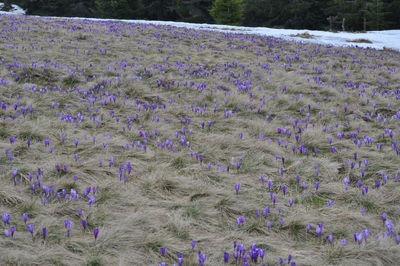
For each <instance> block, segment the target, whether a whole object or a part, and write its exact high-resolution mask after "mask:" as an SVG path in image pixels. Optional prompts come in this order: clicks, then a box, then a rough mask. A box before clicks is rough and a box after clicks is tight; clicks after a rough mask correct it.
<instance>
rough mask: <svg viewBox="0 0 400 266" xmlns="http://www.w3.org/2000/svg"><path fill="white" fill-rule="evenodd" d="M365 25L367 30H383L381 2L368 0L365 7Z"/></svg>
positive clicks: (383, 13) (382, 7) (382, 4)
mask: <svg viewBox="0 0 400 266" xmlns="http://www.w3.org/2000/svg"><path fill="white" fill-rule="evenodd" d="M365 10H366V15H367V20H368V22H367V25H368V28H369V29H373V30H382V29H384V28H385V25H386V23H385V21H384V16H385V10H384V3H383V1H382V0H370V1H368V2H367V3H366V5H365Z"/></svg>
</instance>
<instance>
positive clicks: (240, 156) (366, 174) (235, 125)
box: [0, 15, 400, 265]
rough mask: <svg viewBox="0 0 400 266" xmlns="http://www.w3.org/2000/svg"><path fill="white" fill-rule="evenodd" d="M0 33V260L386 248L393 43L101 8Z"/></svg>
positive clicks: (345, 256) (315, 253) (393, 206)
mask: <svg viewBox="0 0 400 266" xmlns="http://www.w3.org/2000/svg"><path fill="white" fill-rule="evenodd" d="M0 29H1V39H0V61H1V64H0V92H1V93H0V105H1V109H0V150H1V151H2V153H1V155H0V169H1V171H0V182H1V186H0V213H1V214H2V221H3V223H2V229H3V235H1V236H0V247H1V248H0V258H1V259H2V263H3V264H6V265H15V264H22V265H85V264H88V265H149V264H155V265H157V264H158V263H161V262H166V263H168V264H169V265H171V264H173V263H180V262H181V260H179V259H178V252H181V255H182V259H183V262H182V265H198V264H202V263H203V262H205V265H224V252H227V254H229V258H228V261H229V262H228V263H230V264H232V265H234V264H235V258H234V257H235V256H237V261H238V262H239V264H240V265H242V264H245V263H244V260H247V261H248V263H249V265H255V262H254V261H257V262H258V264H261V262H262V263H265V264H268V265H277V264H279V263H280V262H282V263H283V262H284V263H287V262H288V260H289V261H290V263H291V262H293V261H295V262H296V263H297V265H331V264H339V265H393V264H395V263H396V262H397V261H399V260H400V253H399V245H398V243H399V242H400V236H399V224H398V222H399V207H400V206H399V203H398V202H399V199H400V188H399V180H398V172H399V170H398V162H399V156H398V155H399V147H398V143H397V142H398V139H399V137H398V136H399V128H398V119H399V118H400V113H399V100H398V99H399V92H400V90H399V89H400V88H399V84H400V53H399V52H397V51H394V50H374V49H361V48H358V49H357V48H345V47H335V46H323V45H318V44H306V43H299V42H291V41H288V40H284V39H279V38H274V37H269V36H258V35H249V34H238V33H227V32H213V31H199V30H193V29H186V28H177V27H172V26H166V25H156V24H142V23H125V22H118V21H89V20H65V19H62V18H37V17H30V16H6V15H0ZM24 213H26V215H23V214H24ZM24 218H25V220H26V221H24ZM13 226H14V227H13ZM43 228H46V229H45V235H43ZM14 230H15V231H14ZM94 231H97V232H98V235H96V236H97V239H96V240H95V238H94ZM13 232H14V233H13ZM12 233H13V236H12ZM192 240H194V242H193V241H192ZM252 244H254V245H252ZM163 248H166V250H165V254H163V252H160V250H162V251H164V249H163ZM244 250H246V252H244ZM262 255H263V256H262ZM289 255H290V256H289ZM225 256H226V258H227V257H228V255H225ZM261 257H263V258H261ZM252 259H253V262H252Z"/></svg>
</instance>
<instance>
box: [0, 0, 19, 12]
mask: <svg viewBox="0 0 400 266" xmlns="http://www.w3.org/2000/svg"><path fill="white" fill-rule="evenodd" d="M3 5H4V4H3V3H2V2H1V3H0V14H14V15H25V10H23V9H22V8H21V7H19V6H17V5H11V7H12V8H11V10H10V11H8V12H5V11H1V9H2V8H3Z"/></svg>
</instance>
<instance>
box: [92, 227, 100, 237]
mask: <svg viewBox="0 0 400 266" xmlns="http://www.w3.org/2000/svg"><path fill="white" fill-rule="evenodd" d="M99 232H100V229H99V228H97V227H96V228H94V229H93V236H94V240H97V237H98V235H99Z"/></svg>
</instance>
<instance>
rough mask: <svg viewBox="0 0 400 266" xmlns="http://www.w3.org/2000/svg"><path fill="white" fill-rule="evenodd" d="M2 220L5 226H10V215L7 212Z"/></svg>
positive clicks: (2, 216)
mask: <svg viewBox="0 0 400 266" xmlns="http://www.w3.org/2000/svg"><path fill="white" fill-rule="evenodd" d="M1 218H2V220H3V223H4V225H6V224H8V223H9V222H10V214H9V213H7V212H5V213H3V214H2V215H1Z"/></svg>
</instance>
